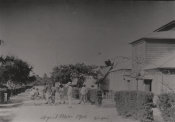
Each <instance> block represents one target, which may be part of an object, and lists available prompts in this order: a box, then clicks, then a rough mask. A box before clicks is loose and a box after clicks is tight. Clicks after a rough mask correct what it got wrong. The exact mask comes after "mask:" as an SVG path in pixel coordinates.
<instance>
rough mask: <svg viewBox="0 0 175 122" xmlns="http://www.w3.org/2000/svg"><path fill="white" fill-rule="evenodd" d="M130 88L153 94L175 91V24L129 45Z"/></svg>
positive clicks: (163, 27) (172, 23)
mask: <svg viewBox="0 0 175 122" xmlns="http://www.w3.org/2000/svg"><path fill="white" fill-rule="evenodd" d="M131 45H132V73H131V76H130V77H131V78H132V82H131V83H132V84H134V85H133V86H135V88H134V87H133V88H132V89H135V90H143V91H152V92H153V93H155V94H160V93H164V92H171V91H174V90H175V21H172V22H170V23H168V24H166V25H164V26H162V27H160V28H158V29H157V30H155V31H154V32H152V33H151V34H148V35H146V36H145V37H143V38H140V39H138V40H136V41H133V42H132V43H131Z"/></svg>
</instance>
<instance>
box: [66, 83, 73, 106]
mask: <svg viewBox="0 0 175 122" xmlns="http://www.w3.org/2000/svg"><path fill="white" fill-rule="evenodd" d="M67 97H68V104H69V107H70V108H71V107H72V85H71V82H69V83H68V90H67Z"/></svg>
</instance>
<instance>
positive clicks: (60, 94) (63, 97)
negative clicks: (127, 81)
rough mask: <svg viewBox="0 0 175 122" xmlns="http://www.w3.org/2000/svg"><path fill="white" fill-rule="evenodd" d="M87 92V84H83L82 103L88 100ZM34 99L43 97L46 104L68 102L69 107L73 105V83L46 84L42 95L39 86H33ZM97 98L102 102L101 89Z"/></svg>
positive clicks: (81, 90) (81, 91) (32, 96)
mask: <svg viewBox="0 0 175 122" xmlns="http://www.w3.org/2000/svg"><path fill="white" fill-rule="evenodd" d="M87 93H88V90H87V88H86V85H83V86H82V88H81V89H80V101H79V104H81V103H86V102H87ZM31 98H32V99H38V98H39V99H40V98H43V99H44V100H45V101H46V104H55V105H56V104H65V103H66V102H68V105H69V107H72V84H71V82H69V83H68V84H65V85H63V84H59V85H57V86H52V85H49V84H47V85H45V86H44V89H43V90H42V95H41V94H40V93H39V89H38V88H33V90H32V95H31ZM97 98H98V99H97V100H98V103H99V104H101V102H102V93H100V92H99V91H98V92H97Z"/></svg>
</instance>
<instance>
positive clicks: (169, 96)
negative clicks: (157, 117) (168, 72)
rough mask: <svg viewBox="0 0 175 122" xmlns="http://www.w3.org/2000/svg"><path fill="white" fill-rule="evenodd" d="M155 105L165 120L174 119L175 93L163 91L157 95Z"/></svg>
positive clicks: (171, 120) (171, 121) (170, 121)
mask: <svg viewBox="0 0 175 122" xmlns="http://www.w3.org/2000/svg"><path fill="white" fill-rule="evenodd" d="M158 98H159V99H158V101H157V106H158V107H159V109H160V111H161V114H162V117H163V119H164V121H166V122H174V121H175V93H164V94H161V95H159V96H158Z"/></svg>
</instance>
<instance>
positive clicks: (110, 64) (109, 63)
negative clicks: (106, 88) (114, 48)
mask: <svg viewBox="0 0 175 122" xmlns="http://www.w3.org/2000/svg"><path fill="white" fill-rule="evenodd" d="M128 60H129V58H128V57H124V56H117V57H115V58H112V59H108V60H106V61H104V64H105V65H104V66H101V69H103V68H108V70H107V72H106V73H105V74H103V73H99V74H101V77H100V78H99V79H98V80H97V82H96V83H97V84H98V87H99V86H100V84H103V83H104V81H105V80H106V78H107V77H108V75H109V74H110V73H111V72H112V70H113V69H114V68H117V66H118V65H119V64H121V63H125V62H126V61H128Z"/></svg>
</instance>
